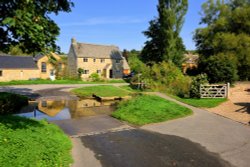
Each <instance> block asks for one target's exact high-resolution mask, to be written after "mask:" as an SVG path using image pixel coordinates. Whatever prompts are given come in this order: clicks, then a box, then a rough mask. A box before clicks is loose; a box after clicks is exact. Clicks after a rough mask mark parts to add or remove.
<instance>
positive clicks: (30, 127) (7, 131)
mask: <svg viewBox="0 0 250 167" xmlns="http://www.w3.org/2000/svg"><path fill="white" fill-rule="evenodd" d="M71 147H72V145H71V142H70V139H69V138H68V137H67V136H66V135H65V134H64V133H63V132H62V131H61V130H60V129H59V128H58V127H57V126H55V125H53V124H49V123H48V122H46V121H35V120H31V119H27V118H21V117H14V116H1V117H0V150H1V151H0V166H54V167H66V166H69V165H70V163H72V157H71V154H70V150H71Z"/></svg>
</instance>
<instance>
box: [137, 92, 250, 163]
mask: <svg viewBox="0 0 250 167" xmlns="http://www.w3.org/2000/svg"><path fill="white" fill-rule="evenodd" d="M157 95H158V96H161V97H163V98H166V99H169V100H172V101H175V102H176V103H179V104H181V105H184V106H186V107H188V108H190V109H192V110H193V111H194V115H193V116H190V117H187V118H182V119H178V120H173V121H168V122H163V123H158V124H152V125H146V126H143V127H142V129H144V130H149V131H154V132H159V133H161V134H167V135H175V136H180V137H183V138H186V139H188V140H190V141H192V142H195V143H200V144H201V145H202V146H204V147H205V148H206V149H207V150H209V151H211V152H215V153H218V154H219V155H220V156H221V157H222V158H223V159H225V160H226V161H229V162H230V163H231V164H233V165H235V166H237V167H249V164H250V158H249V155H250V126H248V125H243V124H241V123H238V122H234V121H232V120H229V119H227V118H224V117H221V116H218V115H216V114H213V113H209V112H207V111H205V110H202V109H198V108H195V107H192V106H189V105H186V104H183V103H181V102H178V101H176V100H174V99H171V98H169V97H167V96H166V95H163V94H160V93H157Z"/></svg>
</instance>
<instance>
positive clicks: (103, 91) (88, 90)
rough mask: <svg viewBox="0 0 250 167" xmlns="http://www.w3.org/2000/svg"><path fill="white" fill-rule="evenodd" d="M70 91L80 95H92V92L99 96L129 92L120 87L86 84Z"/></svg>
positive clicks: (111, 95) (126, 93)
mask: <svg viewBox="0 0 250 167" xmlns="http://www.w3.org/2000/svg"><path fill="white" fill-rule="evenodd" d="M71 92H72V93H74V94H76V95H78V96H81V97H92V95H93V94H95V95H97V96H101V97H113V96H119V97H123V96H128V95H129V94H130V93H131V92H129V91H127V90H124V89H122V88H120V87H116V86H110V85H104V86H88V87H82V88H76V89H73V90H71Z"/></svg>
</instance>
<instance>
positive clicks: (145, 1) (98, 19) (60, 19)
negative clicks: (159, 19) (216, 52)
mask: <svg viewBox="0 0 250 167" xmlns="http://www.w3.org/2000/svg"><path fill="white" fill-rule="evenodd" d="M73 2H74V7H73V8H72V12H70V13H64V12H61V13H59V15H57V16H55V15H51V18H52V19H53V20H54V21H55V22H56V23H57V24H58V26H59V27H60V29H61V31H60V35H59V37H58V40H57V44H58V45H59V46H60V48H61V51H62V52H64V53H68V51H69V47H70V43H71V38H72V37H74V38H75V39H76V40H77V42H82V43H93V44H104V45H116V46H118V47H119V48H120V50H123V49H127V50H131V49H136V50H141V49H142V48H143V46H144V43H145V41H146V40H147V39H146V37H145V36H144V35H143V33H142V32H143V31H145V30H147V28H148V27H149V23H148V22H149V21H150V20H152V19H154V18H155V17H156V16H157V15H158V14H157V7H156V6H157V3H158V0H105V1H102V0H73ZM204 2H205V0H189V8H188V12H187V15H186V17H185V23H184V25H183V28H182V31H181V34H180V35H181V37H182V39H183V42H184V44H185V46H186V49H187V50H194V49H195V43H194V42H193V32H194V31H195V29H196V28H199V27H201V26H200V25H199V22H200V18H201V16H200V14H199V13H200V11H201V5H202V3H204Z"/></svg>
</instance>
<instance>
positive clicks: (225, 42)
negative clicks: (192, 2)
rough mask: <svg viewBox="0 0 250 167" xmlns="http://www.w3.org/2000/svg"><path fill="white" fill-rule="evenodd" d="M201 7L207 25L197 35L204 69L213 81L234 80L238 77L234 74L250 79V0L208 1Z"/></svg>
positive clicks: (196, 40) (240, 77) (204, 23)
mask: <svg viewBox="0 0 250 167" xmlns="http://www.w3.org/2000/svg"><path fill="white" fill-rule="evenodd" d="M202 8H203V11H202V19H201V24H203V25H206V27H204V28H199V29H197V30H196V32H195V36H194V40H195V42H196V47H197V50H198V52H199V54H200V57H201V60H202V61H201V64H200V66H201V67H203V66H204V65H205V66H206V67H205V68H201V70H202V72H206V73H207V74H208V78H209V80H210V81H211V82H220V81H223V82H233V81H235V80H236V79H237V76H235V75H238V76H239V79H240V80H249V79H250V70H249V69H250V54H249V53H250V47H249V46H250V1H249V0H230V1H223V0H216V1H214V0H207V2H206V3H204V4H203V6H202ZM215 61H218V62H215ZM223 61H226V62H223ZM230 61H231V64H230ZM212 64H213V65H212ZM219 65H222V66H223V67H221V68H220V67H218V66H219ZM212 66H215V69H213V68H212ZM226 66H227V67H226ZM208 68H209V70H212V71H211V72H209V70H208ZM221 70H222V72H220V71H221ZM227 73H229V74H228V75H227ZM235 73H236V74H235ZM219 75H220V77H222V78H221V79H219ZM223 75H226V76H223ZM229 77H232V79H230V78H229Z"/></svg>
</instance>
